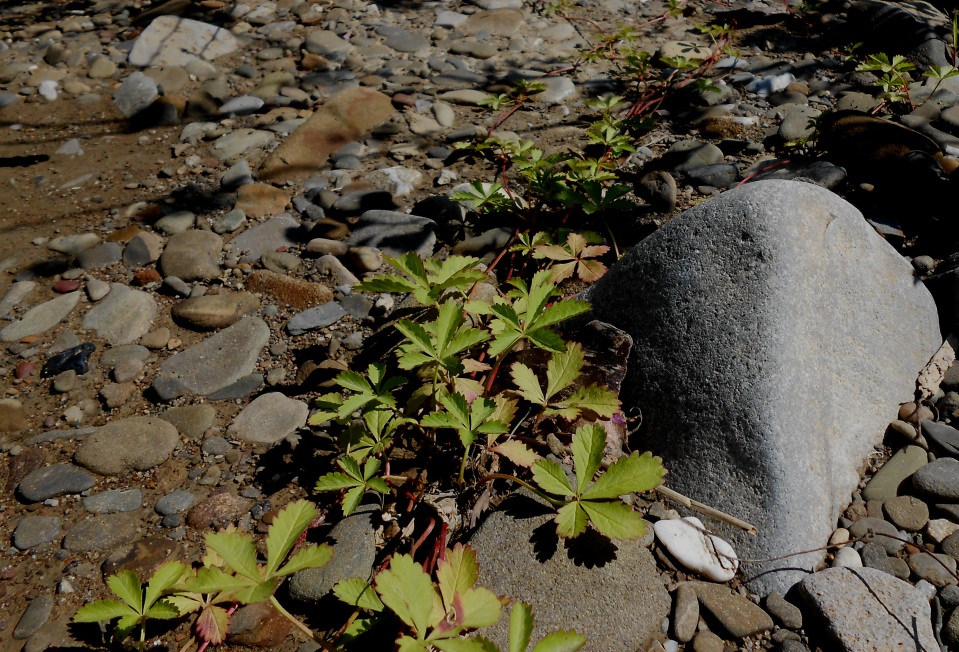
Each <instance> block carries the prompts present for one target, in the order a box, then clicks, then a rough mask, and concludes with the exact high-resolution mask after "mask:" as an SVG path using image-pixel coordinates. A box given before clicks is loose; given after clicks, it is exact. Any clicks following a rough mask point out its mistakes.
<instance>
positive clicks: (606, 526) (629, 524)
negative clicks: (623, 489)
mask: <svg viewBox="0 0 959 652" xmlns="http://www.w3.org/2000/svg"><path fill="white" fill-rule="evenodd" d="M578 504H579V505H580V507H582V509H583V511H584V512H585V513H586V515H587V516H588V517H589V522H590V523H592V524H593V527H595V528H596V529H597V530H599V531H600V532H602V533H603V534H605V535H606V536H608V537H609V538H611V539H638V538H640V537H642V536H643V535H644V534H646V521H644V520H643V517H642V516H640V515H639V514H638V513H637V512H636V511H634V510H633V508H632V507H630V506H629V505H627V504H625V503H621V502H619V501H618V500H617V501H609V502H599V501H590V500H583V501H582V502H580V503H578Z"/></svg>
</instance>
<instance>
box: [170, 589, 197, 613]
mask: <svg viewBox="0 0 959 652" xmlns="http://www.w3.org/2000/svg"><path fill="white" fill-rule="evenodd" d="M195 595H199V594H195ZM165 601H166V602H169V603H170V604H172V605H173V606H174V607H176V610H177V611H178V612H179V613H180V615H181V616H185V615H187V614H189V613H193V612H194V611H199V610H200V609H203V608H204V607H206V606H207V605H206V604H205V603H204V602H203V600H201V599H199V598H193V597H190V596H189V595H187V594H185V593H180V594H177V595H170V596H167V597H166V598H165Z"/></svg>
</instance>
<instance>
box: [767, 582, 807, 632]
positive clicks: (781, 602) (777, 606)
mask: <svg viewBox="0 0 959 652" xmlns="http://www.w3.org/2000/svg"><path fill="white" fill-rule="evenodd" d="M766 611H768V612H769V613H770V614H772V616H773V617H774V618H775V619H776V620H777V621H778V622H779V624H780V625H782V626H783V627H785V628H787V629H802V625H803V618H802V611H801V610H800V609H799V607H797V606H796V605H794V604H793V603H791V602H788V601H787V600H786V598H784V597H783V596H782V595H781V594H779V593H777V592H775V591H773V592H771V593H770V594H769V595H767V596H766Z"/></svg>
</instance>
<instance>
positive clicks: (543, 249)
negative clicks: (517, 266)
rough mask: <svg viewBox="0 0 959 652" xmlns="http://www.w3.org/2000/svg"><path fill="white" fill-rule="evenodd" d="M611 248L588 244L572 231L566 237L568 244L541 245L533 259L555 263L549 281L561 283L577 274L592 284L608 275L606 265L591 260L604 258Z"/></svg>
mask: <svg viewBox="0 0 959 652" xmlns="http://www.w3.org/2000/svg"><path fill="white" fill-rule="evenodd" d="M607 251H609V247H607V246H606V245H596V244H588V241H587V240H586V238H585V237H583V236H582V235H581V234H579V233H576V232H575V231H570V233H569V235H567V236H566V244H563V245H557V244H548V245H540V246H538V247H536V248H535V250H534V251H533V258H539V259H543V258H546V259H548V260H552V261H555V262H554V264H553V265H552V266H551V267H550V268H549V269H550V277H549V280H550V282H552V283H560V282H562V281H564V280H566V279H568V278H572V277H573V275H574V274H575V275H576V276H579V278H580V279H581V280H583V281H586V282H587V283H592V282H595V281H597V280H599V278H600V277H601V276H602V275H603V274H605V273H606V265H604V264H603V263H601V262H599V261H598V260H590V259H592V258H596V257H598V256H602V255H603V254H605V253H606V252H607Z"/></svg>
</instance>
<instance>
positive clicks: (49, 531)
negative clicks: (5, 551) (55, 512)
mask: <svg viewBox="0 0 959 652" xmlns="http://www.w3.org/2000/svg"><path fill="white" fill-rule="evenodd" d="M62 525H63V519H62V518H60V517H59V516H24V517H23V518H22V519H20V522H19V523H18V524H17V527H16V529H15V530H14V531H13V547H14V548H16V549H17V550H29V549H30V548H35V547H37V546H39V545H42V544H44V543H49V542H51V541H55V540H56V539H59V538H60V528H61V526H62Z"/></svg>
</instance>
